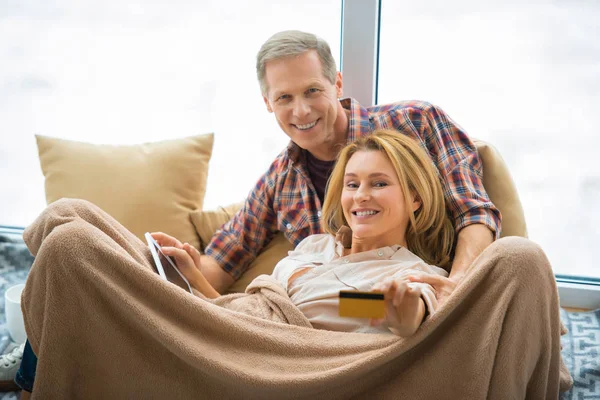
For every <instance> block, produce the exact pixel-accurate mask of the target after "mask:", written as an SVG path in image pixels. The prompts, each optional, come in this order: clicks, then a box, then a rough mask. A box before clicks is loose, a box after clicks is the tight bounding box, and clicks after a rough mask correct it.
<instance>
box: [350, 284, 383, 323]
mask: <svg viewBox="0 0 600 400" xmlns="http://www.w3.org/2000/svg"><path fill="white" fill-rule="evenodd" d="M339 312H340V317H353V318H378V319H379V318H384V317H385V302H384V298H383V293H381V292H359V291H353V290H340V311H339Z"/></svg>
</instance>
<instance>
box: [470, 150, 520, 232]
mask: <svg viewBox="0 0 600 400" xmlns="http://www.w3.org/2000/svg"><path fill="white" fill-rule="evenodd" d="M473 142H474V143H475V146H476V147H477V151H478V152H479V156H480V157H481V160H482V163H483V187H485V190H486V191H487V193H488V196H489V197H490V200H491V201H492V203H494V205H495V206H496V207H497V208H498V209H499V210H500V213H502V231H501V232H500V237H505V236H521V237H525V238H526V237H527V225H526V223H525V213H524V212H523V206H522V205H521V200H520V199H519V194H518V193H517V188H516V186H515V183H514V182H513V179H512V177H511V175H510V172H509V171H508V167H507V165H506V163H505V162H504V159H503V158H502V156H501V155H500V153H499V152H498V150H496V149H495V148H494V147H493V146H492V145H490V144H489V143H486V142H484V141H483V140H478V139H474V140H473Z"/></svg>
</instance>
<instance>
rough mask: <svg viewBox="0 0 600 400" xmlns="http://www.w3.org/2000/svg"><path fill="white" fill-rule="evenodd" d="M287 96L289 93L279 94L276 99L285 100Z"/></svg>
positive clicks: (288, 96)
mask: <svg viewBox="0 0 600 400" xmlns="http://www.w3.org/2000/svg"><path fill="white" fill-rule="evenodd" d="M289 98H290V95H289V94H282V95H281V96H279V97H278V98H277V101H281V100H287V99H289Z"/></svg>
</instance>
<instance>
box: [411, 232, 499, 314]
mask: <svg viewBox="0 0 600 400" xmlns="http://www.w3.org/2000/svg"><path fill="white" fill-rule="evenodd" d="M493 241H494V234H493V233H492V231H490V230H489V228H488V227H487V226H485V225H482V224H474V225H469V226H467V227H465V228H463V229H462V230H461V231H460V232H459V233H458V241H457V243H456V253H455V256H454V261H453V262H452V268H451V269H450V276H449V277H448V278H444V277H443V276H436V275H432V276H427V275H415V276H409V277H407V279H408V280H410V281H411V282H423V283H428V284H430V285H431V286H432V287H433V289H434V290H435V292H436V295H435V297H436V298H437V301H438V306H441V305H442V303H444V302H445V301H446V300H447V299H448V297H450V295H451V294H452V292H454V289H456V286H458V285H459V284H460V282H461V281H462V280H463V279H464V277H465V276H466V275H467V273H468V271H469V269H470V267H471V264H472V263H473V261H474V260H475V259H476V258H477V257H478V256H479V255H480V254H481V252H483V250H485V248H486V247H488V246H489V245H490V244H491V243H492V242H493Z"/></svg>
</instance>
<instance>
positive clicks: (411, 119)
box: [200, 31, 501, 301]
mask: <svg viewBox="0 0 600 400" xmlns="http://www.w3.org/2000/svg"><path fill="white" fill-rule="evenodd" d="M256 69H257V75H258V80H259V83H260V87H261V91H262V95H263V99H264V102H265V105H266V107H267V110H268V111H269V112H271V113H274V114H275V118H276V119H277V122H278V124H279V126H280V127H281V129H282V130H283V131H284V132H285V134H286V135H288V136H289V137H290V139H291V142H290V144H289V146H288V147H287V148H286V149H285V150H284V151H283V152H282V153H281V154H280V155H279V156H278V157H277V158H276V159H275V161H274V162H273V164H272V165H271V167H270V168H269V170H268V171H267V172H266V173H265V174H264V175H263V176H262V177H261V179H260V180H259V181H258V183H257V184H256V187H255V188H254V190H253V191H252V192H251V193H250V195H249V196H248V198H247V200H246V202H245V205H244V207H243V208H242V210H240V212H238V213H237V214H236V215H235V217H234V218H233V219H232V220H231V221H229V222H228V223H227V224H226V225H225V226H224V227H223V229H222V230H220V231H218V232H217V233H216V234H215V235H214V237H213V239H212V241H211V242H210V244H209V245H208V246H207V248H206V251H205V252H206V255H204V256H202V257H201V260H200V265H201V266H200V269H201V272H202V273H203V275H204V276H205V277H206V279H207V280H208V282H209V283H210V284H211V285H212V286H213V287H214V288H216V289H217V290H218V291H219V292H221V293H222V292H223V291H225V290H226V289H227V288H228V287H229V286H230V285H231V284H233V282H234V281H235V280H236V279H238V278H239V277H240V276H241V275H242V274H243V273H244V272H245V271H246V269H247V267H248V265H249V264H250V263H251V262H252V260H253V259H254V258H255V257H256V255H257V254H258V253H259V252H260V251H261V250H262V249H263V248H264V246H265V245H266V244H267V243H268V242H269V241H270V240H271V238H272V237H273V235H274V234H275V233H276V232H278V231H282V232H284V233H285V235H286V236H287V238H288V240H289V241H290V242H291V243H293V244H294V245H297V244H298V243H299V242H300V241H301V240H302V239H303V238H305V237H306V236H308V235H310V234H315V233H321V232H322V229H321V221H320V216H321V211H320V210H321V205H322V204H323V198H324V193H325V185H326V182H327V178H328V177H329V173H330V172H331V168H332V167H333V164H334V162H335V158H336V156H337V153H338V151H339V150H340V149H341V148H342V147H343V146H344V145H345V144H346V143H348V142H351V141H353V140H355V139H356V138H358V137H360V136H362V135H368V134H369V133H370V132H371V131H372V130H373V129H376V128H394V129H398V130H399V131H402V133H404V134H408V135H409V136H411V137H413V138H414V139H416V140H418V141H419V143H420V144H421V145H422V146H423V147H424V148H425V150H426V151H427V152H428V153H429V154H430V156H431V158H432V161H433V163H434V164H435V165H436V167H437V168H438V170H439V172H440V177H441V181H442V186H443V188H444V192H445V198H446V201H447V204H448V205H449V211H450V212H451V215H452V217H453V218H454V221H455V227H456V231H457V232H458V240H457V244H456V252H455V258H454V262H453V265H452V271H451V274H450V277H449V278H442V277H440V278H437V277H436V278H435V279H434V280H428V281H427V283H429V284H431V285H432V286H434V288H435V289H436V291H437V293H438V297H439V300H441V301H443V299H444V298H446V297H447V295H449V294H450V293H451V292H452V291H453V290H454V287H455V286H456V284H457V283H458V282H459V281H460V280H461V278H462V277H463V276H464V274H465V273H466V271H467V269H468V267H469V265H470V264H471V262H472V261H473V260H474V259H475V258H476V257H477V256H478V255H479V254H480V253H481V252H482V251H483V250H484V249H485V248H486V247H487V246H488V245H489V244H490V243H492V242H493V240H494V238H498V237H499V234H500V223H501V216H500V213H499V211H498V210H497V209H496V207H495V206H494V205H493V204H492V203H491V202H490V200H489V198H488V196H487V194H486V192H485V189H484V188H483V184H482V181H481V176H482V172H481V168H482V167H481V161H480V159H479V156H478V154H477V151H476V149H475V146H474V144H473V143H472V142H471V141H470V139H469V138H468V136H467V135H466V133H464V132H463V131H462V130H461V128H460V127H458V126H457V125H456V124H455V123H454V122H453V121H452V120H451V119H450V118H449V117H448V116H447V115H446V114H445V113H444V112H443V111H442V110H440V109H439V108H437V107H435V106H433V105H431V104H428V103H423V102H417V101H408V102H400V103H395V104H390V105H384V106H376V107H370V108H364V107H362V106H361V105H360V104H358V102H357V101H356V100H354V99H343V100H338V98H340V97H341V96H342V93H343V90H342V89H343V84H342V76H341V74H340V73H339V72H337V69H336V66H335V61H334V59H333V56H332V55H331V51H330V49H329V46H328V45H327V43H326V42H325V41H324V40H322V39H320V38H318V37H317V36H315V35H313V34H310V33H304V32H299V31H284V32H279V33H277V34H275V35H273V36H272V37H271V38H270V39H268V40H267V41H266V42H265V43H264V44H263V46H262V47H261V49H260V51H259V53H258V55H257V63H256Z"/></svg>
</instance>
